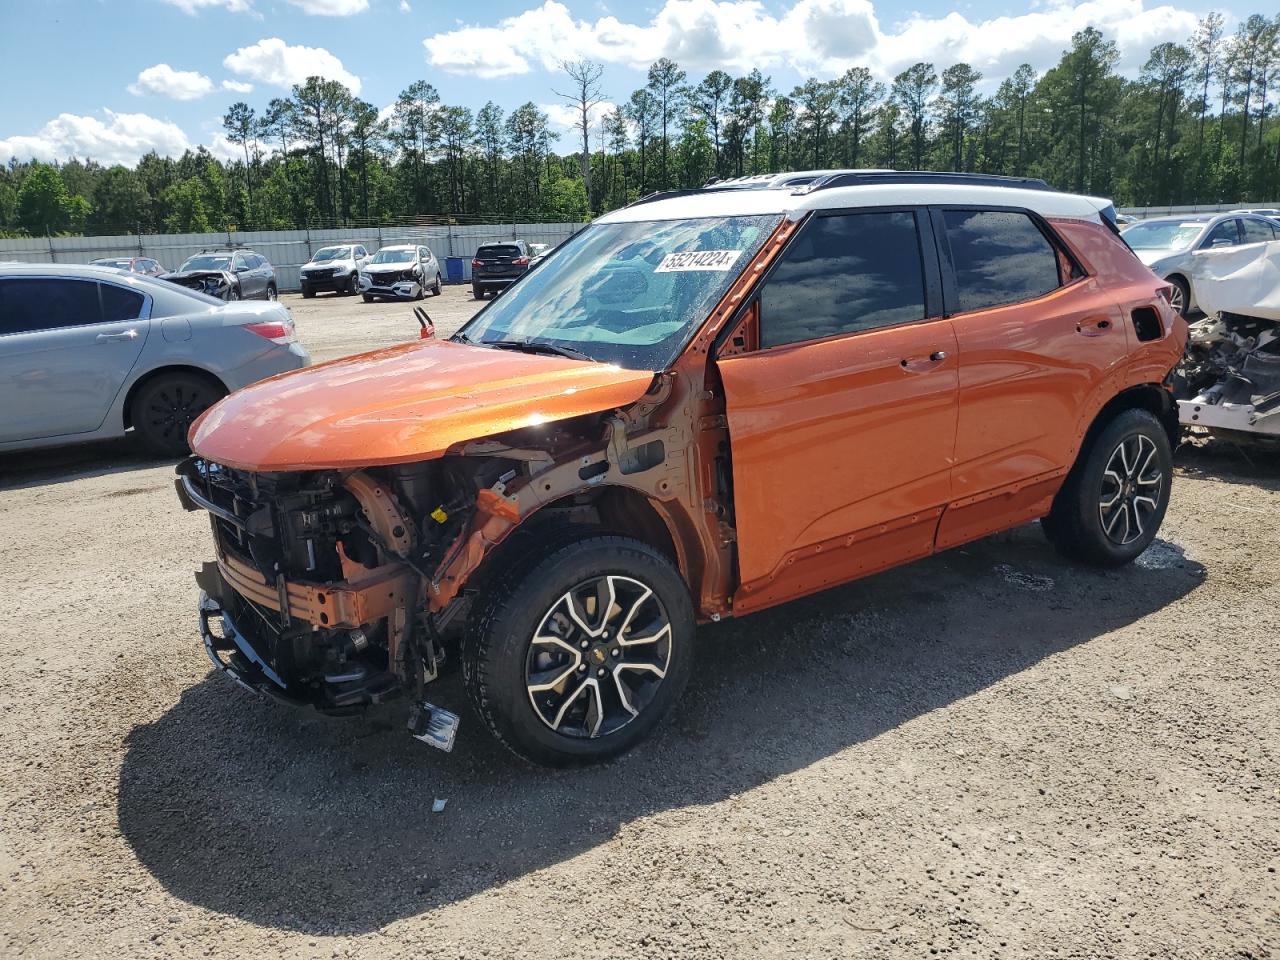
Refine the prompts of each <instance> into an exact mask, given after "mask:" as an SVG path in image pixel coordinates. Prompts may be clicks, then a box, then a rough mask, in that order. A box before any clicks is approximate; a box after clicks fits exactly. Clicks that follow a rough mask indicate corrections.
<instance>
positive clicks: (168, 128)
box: [0, 0, 1261, 163]
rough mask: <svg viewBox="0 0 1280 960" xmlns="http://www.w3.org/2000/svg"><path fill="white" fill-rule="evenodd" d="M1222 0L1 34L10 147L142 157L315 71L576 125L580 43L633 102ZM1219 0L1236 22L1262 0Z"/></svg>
mask: <svg viewBox="0 0 1280 960" xmlns="http://www.w3.org/2000/svg"><path fill="white" fill-rule="evenodd" d="M8 2H14V0H8ZM1255 6H1258V5H1256V4H1255ZM1209 9H1213V7H1209V6H1203V7H1202V6H1197V5H1191V4H1186V3H1183V2H1181V0H1166V2H1152V0H1084V2H1070V0H1032V2H1031V3H1030V4H1028V5H1025V6H1018V7H1010V6H1007V5H1004V4H1000V3H998V2H991V0H978V2H973V3H965V4H961V5H958V6H957V5H954V4H947V3H943V2H938V0H921V2H919V3H918V4H917V5H915V6H914V7H903V6H899V5H897V4H890V3H887V2H885V0H878V2H876V0H659V2H657V3H650V4H648V5H645V6H640V5H631V4H626V5H623V4H616V3H609V2H601V0H487V2H484V3H466V4H450V3H445V2H441V0H429V2H428V0H111V2H108V0H42V3H41V4H40V5H39V6H38V7H33V8H29V9H28V11H27V12H26V13H24V14H22V15H21V16H20V17H17V18H15V17H10V18H8V20H9V27H8V29H6V30H4V31H3V32H0V82H2V83H3V89H4V90H5V91H7V93H6V96H5V98H4V100H3V106H2V107H0V161H3V160H6V159H8V158H9V157H11V156H17V157H20V158H22V159H26V158H28V157H35V158H37V159H45V160H49V159H55V158H65V157H67V156H69V155H72V154H75V155H77V156H80V157H82V158H83V157H86V156H92V157H93V158H95V159H97V160H99V161H101V162H107V163H110V162H124V163H132V162H133V161H135V160H136V159H137V157H138V156H139V155H140V154H141V153H143V152H145V151H146V150H147V149H150V148H152V147H154V148H155V149H157V150H158V151H159V152H161V153H170V154H175V155H176V154H180V153H181V152H182V150H183V149H184V148H186V147H187V146H194V145H196V144H205V145H207V146H209V147H210V148H211V149H213V150H214V151H215V152H216V153H219V154H224V153H226V152H227V149H228V148H227V145H226V144H225V141H223V140H222V139H221V136H220V135H221V124H220V118H221V116H222V113H223V112H224V111H225V109H226V107H227V105H228V104H230V103H232V102H233V101H235V100H237V99H243V100H245V101H247V102H248V103H249V104H250V105H251V106H254V107H255V108H258V109H261V108H262V107H263V106H264V105H265V104H266V102H267V101H268V100H269V99H271V98H272V97H276V96H282V95H284V94H286V93H287V90H288V86H289V85H290V84H291V83H293V82H297V81H299V80H301V79H302V78H303V77H305V76H307V75H308V74H310V73H320V74H322V75H325V76H329V77H333V78H335V79H339V80H342V81H343V82H345V83H347V84H348V85H350V86H352V87H353V88H354V87H358V88H359V89H358V92H359V94H360V96H361V97H363V98H364V99H365V100H368V101H369V102H370V103H372V104H374V105H375V106H377V107H379V108H383V107H386V106H388V105H389V104H390V103H391V102H392V101H393V100H394V99H395V96H396V94H397V93H398V92H399V91H400V90H401V89H403V88H404V87H405V86H407V85H408V84H409V83H410V82H412V81H414V80H419V79H425V80H427V81H429V82H431V83H432V84H434V85H435V86H436V88H437V89H438V90H439V91H440V93H441V96H442V97H443V98H444V100H445V102H448V103H456V104H461V105H463V106H468V107H472V108H477V107H479V106H480V105H482V104H483V103H484V102H485V101H486V100H489V99H492V100H494V101H496V102H497V103H498V104H499V105H501V106H502V107H504V108H506V109H510V108H512V107H515V106H518V105H519V104H521V103H523V102H525V101H527V100H532V101H534V102H535V103H538V104H539V105H541V106H542V107H543V108H544V109H547V110H548V112H549V113H550V114H551V115H552V120H553V123H557V122H558V123H562V124H563V126H567V123H568V117H567V114H563V113H562V112H561V108H558V107H557V99H556V96H555V94H554V92H553V91H554V89H555V88H557V87H559V88H561V89H563V88H564V87H563V84H562V83H561V81H560V76H559V74H558V72H557V64H558V62H559V61H560V60H562V59H577V58H589V59H592V60H597V61H600V62H602V63H604V64H605V65H606V73H605V82H604V92H605V94H606V96H607V97H609V98H610V99H616V100H622V99H625V98H626V96H627V95H628V94H629V93H630V91H631V90H633V89H635V88H636V87H637V86H639V85H641V84H642V83H643V81H644V67H645V65H646V64H647V63H649V62H651V61H652V60H654V59H656V58H657V57H659V56H669V57H671V58H672V59H674V60H676V61H677V62H679V63H680V64H681V66H683V67H685V68H686V69H687V70H688V72H689V74H690V76H691V77H700V76H701V75H702V74H704V73H705V72H706V71H707V70H710V69H713V68H715V67H720V68H722V69H725V70H727V71H729V72H730V73H743V72H745V71H747V70H749V69H750V68H751V67H753V66H758V67H759V68H760V69H761V70H762V71H763V72H764V73H766V74H769V75H771V76H772V77H773V79H774V83H775V85H776V86H777V87H778V88H779V89H782V90H784V91H786V90H790V88H791V87H792V86H793V85H795V84H796V83H798V82H799V81H801V80H802V79H804V78H805V77H807V76H818V77H821V78H829V77H833V76H837V75H838V74H839V73H841V72H843V71H844V70H845V69H847V68H848V67H849V66H853V65H865V66H867V67H869V68H870V69H871V70H872V71H873V72H875V73H877V74H878V75H880V76H881V77H882V78H888V77H891V76H892V75H893V74H894V73H897V72H898V71H900V70H902V69H904V68H905V67H907V66H909V65H910V64H911V63H912V62H914V61H916V60H921V59H923V60H931V61H933V62H934V63H935V64H937V66H938V67H939V69H941V68H943V67H946V66H948V65H949V64H951V63H954V62H956V61H958V60H966V61H968V62H970V63H972V64H974V65H975V66H976V67H977V68H978V69H979V70H981V71H982V72H983V73H984V74H986V75H987V76H988V77H993V78H999V77H1002V76H1004V75H1006V74H1007V73H1009V72H1011V71H1012V69H1013V68H1014V67H1015V66H1016V65H1017V64H1019V63H1021V62H1024V61H1026V62H1029V63H1031V64H1032V65H1033V66H1035V67H1036V68H1038V69H1043V68H1044V67H1046V66H1049V65H1051V64H1052V63H1053V62H1054V61H1056V59H1057V57H1058V55H1059V54H1060V52H1061V50H1062V49H1063V47H1064V46H1065V45H1066V43H1067V42H1068V40H1069V38H1070V36H1071V34H1072V33H1073V32H1074V31H1076V30H1079V29H1081V28H1082V27H1084V26H1086V25H1093V26H1097V27H1099V28H1100V29H1102V30H1103V31H1104V32H1105V33H1106V34H1107V35H1108V36H1110V37H1111V38H1112V39H1114V40H1116V41H1117V43H1118V44H1119V45H1120V49H1121V54H1122V62H1121V68H1122V69H1124V70H1125V71H1126V72H1130V73H1132V72H1133V71H1135V70H1136V69H1137V67H1138V66H1139V65H1140V64H1141V62H1142V61H1143V60H1144V59H1145V57H1146V55H1147V51H1148V50H1149V49H1150V48H1151V47H1152V46H1154V45H1155V44H1156V43H1159V42H1161V41H1164V40H1176V41H1182V40H1185V39H1186V38H1187V36H1188V35H1189V34H1190V33H1191V31H1192V30H1193V29H1194V27H1195V23H1196V20H1197V19H1198V18H1199V17H1200V16H1201V15H1202V14H1203V13H1204V12H1206V11H1207V10H1209ZM1218 9H1222V12H1223V13H1224V14H1225V15H1226V16H1227V18H1228V24H1227V26H1228V29H1231V27H1232V26H1234V22H1235V20H1236V19H1237V18H1243V17H1244V16H1247V15H1248V14H1249V13H1250V12H1253V8H1252V7H1248V8H1246V7H1238V8H1235V9H1233V8H1229V7H1228V8H1221V7H1219V8H1218ZM1259 9H1261V7H1259ZM15 20H16V23H15Z"/></svg>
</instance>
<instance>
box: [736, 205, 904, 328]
mask: <svg viewBox="0 0 1280 960" xmlns="http://www.w3.org/2000/svg"><path fill="white" fill-rule="evenodd" d="M924 316H925V301H924V269H923V266H922V263H921V259H920V231H919V228H918V226H917V224H916V215H915V214H914V213H911V212H891V213H854V214H846V215H840V216H831V217H819V218H817V219H816V220H813V221H812V222H811V223H810V224H809V225H808V226H807V227H806V228H805V229H804V231H803V232H802V233H801V234H800V236H798V237H796V239H795V241H794V242H792V243H791V245H790V246H789V247H788V248H787V252H786V253H785V254H783V257H782V260H781V261H780V262H779V263H778V266H777V268H776V269H775V270H774V272H773V274H772V275H771V276H770V277H769V280H768V282H767V283H766V284H765V287H764V289H763V290H762V291H761V293H760V344H761V346H765V347H776V346H780V345H782V344H786V343H801V342H803V341H806V340H819V339H821V338H823V337H831V336H835V335H837V334H842V333H857V332H858V331H861V330H871V329H874V328H876V327H884V326H890V325H892V324H897V323H910V322H911V321H914V320H922V319H924Z"/></svg>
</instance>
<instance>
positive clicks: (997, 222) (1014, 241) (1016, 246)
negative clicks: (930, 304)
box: [943, 210, 1061, 313]
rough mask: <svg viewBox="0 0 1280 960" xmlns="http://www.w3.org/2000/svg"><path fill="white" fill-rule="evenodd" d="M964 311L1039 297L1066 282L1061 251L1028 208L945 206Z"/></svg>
mask: <svg viewBox="0 0 1280 960" xmlns="http://www.w3.org/2000/svg"><path fill="white" fill-rule="evenodd" d="M943 218H944V220H945V222H946V225H947V239H948V240H949V241H950V243H951V260H952V263H953V264H954V265H955V274H956V296H957V299H958V301H959V302H958V303H957V305H956V309H957V311H958V312H960V313H967V312H969V311H971V310H984V309H986V308H988V307H998V306H1000V305H1001V304H1006V303H1018V302H1019V301H1022V300H1034V299H1035V298H1036V297H1042V296H1044V295H1045V294H1046V293H1049V292H1050V291H1051V290H1056V289H1057V288H1058V287H1059V286H1060V285H1061V279H1060V277H1059V274H1058V253H1057V251H1056V250H1055V249H1054V247H1053V244H1051V243H1050V242H1049V239H1048V238H1047V237H1046V236H1045V235H1044V234H1043V233H1041V232H1040V228H1039V227H1038V226H1036V224H1035V222H1034V221H1033V220H1032V219H1031V218H1030V217H1029V216H1027V215H1026V214H1025V213H1017V212H1007V211H1001V210H945V211H943Z"/></svg>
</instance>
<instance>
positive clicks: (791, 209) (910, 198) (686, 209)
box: [596, 183, 1111, 223]
mask: <svg viewBox="0 0 1280 960" xmlns="http://www.w3.org/2000/svg"><path fill="white" fill-rule="evenodd" d="M929 203H938V204H976V205H979V206H984V207H985V206H992V207H1021V208H1023V209H1026V210H1033V211H1035V212H1036V213H1038V214H1040V216H1042V217H1070V218H1073V219H1077V220H1098V219H1099V212H1100V211H1102V210H1105V209H1106V208H1107V207H1109V206H1110V205H1111V201H1110V200H1108V199H1106V198H1104V197H1085V196H1081V195H1080V194H1076V193H1058V192H1057V191H1055V190H1032V189H1027V188H1023V187H1002V186H985V185H981V184H968V183H867V184H858V185H856V186H848V187H832V188H830V189H827V190H815V191H813V192H812V193H805V192H803V190H802V191H800V192H795V191H791V190H769V189H764V190H707V191H706V192H705V193H704V192H699V193H694V194H686V195H684V196H678V197H671V198H669V199H666V200H651V201H650V202H648V203H639V204H634V205H632V206H630V207H623V208H622V209H621V210H614V211H613V212H612V213H607V214H605V215H604V216H602V217H600V218H599V219H597V220H596V223H636V222H644V221H649V220H687V219H691V218H694V217H734V216H753V215H762V214H770V213H780V214H786V215H787V216H789V217H790V218H791V219H793V220H796V219H799V218H800V217H801V216H803V215H804V214H805V213H806V212H808V211H809V210H833V209H840V208H854V207H884V206H894V205H898V204H929Z"/></svg>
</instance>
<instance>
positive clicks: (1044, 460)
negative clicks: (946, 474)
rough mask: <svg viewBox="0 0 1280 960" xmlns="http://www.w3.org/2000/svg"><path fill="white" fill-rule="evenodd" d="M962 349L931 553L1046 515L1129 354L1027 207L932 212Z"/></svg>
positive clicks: (1121, 335) (1107, 310)
mask: <svg viewBox="0 0 1280 960" xmlns="http://www.w3.org/2000/svg"><path fill="white" fill-rule="evenodd" d="M932 213H933V219H934V224H935V228H936V229H935V232H936V233H937V235H938V236H939V244H940V250H941V252H942V254H943V286H944V291H945V294H946V297H947V306H948V312H949V314H950V315H951V321H952V323H953V324H954V325H955V332H956V339H957V341H958V343H959V347H960V390H959V422H958V426H957V433H956V454H955V470H954V473H953V481H954V488H955V489H954V495H955V500H956V504H955V506H954V507H953V508H952V509H950V510H948V513H947V516H946V518H944V521H943V524H942V526H941V528H940V530H939V534H938V541H939V546H940V547H945V546H951V545H953V544H955V543H959V542H963V541H964V540H969V539H974V538H975V537H978V536H983V535H985V534H987V533H990V532H992V531H994V530H997V529H1001V528H1003V527H1007V526H1009V525H1011V524H1013V523H1017V522H1020V521H1021V520H1022V519H1029V518H1031V517H1033V516H1041V515H1043V514H1042V513H1038V512H1037V511H1039V510H1041V508H1042V507H1043V508H1044V510H1045V511H1047V504H1046V503H1045V502H1044V498H1045V497H1046V496H1047V495H1050V494H1052V492H1053V491H1054V490H1056V489H1057V486H1058V484H1059V483H1060V482H1061V477H1062V475H1063V474H1064V473H1065V472H1066V470H1067V469H1068V468H1069V467H1070V466H1071V462H1072V459H1073V457H1074V454H1075V448H1076V444H1077V443H1078V441H1079V439H1080V436H1081V434H1082V432H1083V429H1084V425H1085V424H1087V422H1088V419H1089V418H1091V417H1092V415H1093V414H1094V413H1096V411H1097V410H1098V409H1100V408H1101V404H1102V402H1103V401H1104V400H1105V398H1106V397H1107V396H1109V391H1110V390H1111V389H1112V387H1111V386H1110V385H1111V384H1112V383H1113V382H1114V381H1113V377H1114V375H1115V374H1116V373H1117V372H1118V370H1119V369H1120V367H1121V366H1122V365H1123V363H1124V361H1125V358H1126V356H1127V350H1128V345H1127V340H1126V330H1125V323H1124V318H1123V314H1122V313H1121V310H1120V308H1119V306H1118V305H1117V304H1116V303H1115V301H1114V299H1113V297H1112V291H1110V290H1108V289H1107V288H1106V287H1105V285H1104V284H1103V283H1102V282H1101V280H1100V279H1099V278H1097V277H1091V276H1088V275H1086V273H1085V271H1084V270H1083V269H1082V267H1081V266H1080V265H1079V264H1078V263H1077V262H1076V261H1075V260H1074V258H1072V257H1071V255H1070V254H1069V252H1068V251H1067V249H1066V247H1065V246H1064V245H1062V244H1061V241H1060V240H1058V238H1057V237H1056V235H1055V234H1054V233H1053V230H1052V227H1051V226H1050V225H1049V224H1047V223H1045V222H1044V221H1042V220H1040V219H1039V218H1038V217H1036V216H1034V215H1033V214H1030V213H1028V212H1027V211H1025V210H1011V209H980V208H963V209H961V208H935V209H934V210H933V212H932Z"/></svg>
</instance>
